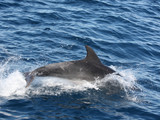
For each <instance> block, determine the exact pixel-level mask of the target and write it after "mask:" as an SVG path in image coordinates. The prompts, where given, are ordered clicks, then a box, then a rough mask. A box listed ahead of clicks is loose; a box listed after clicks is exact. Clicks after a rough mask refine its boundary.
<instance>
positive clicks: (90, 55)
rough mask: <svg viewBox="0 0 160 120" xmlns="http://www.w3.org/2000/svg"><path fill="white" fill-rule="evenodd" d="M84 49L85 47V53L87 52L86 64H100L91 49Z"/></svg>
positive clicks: (87, 47)
mask: <svg viewBox="0 0 160 120" xmlns="http://www.w3.org/2000/svg"><path fill="white" fill-rule="evenodd" d="M85 47H86V51H87V56H86V58H85V60H86V61H88V62H95V63H98V64H101V61H100V59H99V58H98V56H97V55H96V53H95V52H94V51H93V49H92V48H91V47H89V46H87V45H86V46H85Z"/></svg>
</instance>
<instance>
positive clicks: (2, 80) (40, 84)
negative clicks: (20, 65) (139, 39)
mask: <svg viewBox="0 0 160 120" xmlns="http://www.w3.org/2000/svg"><path fill="white" fill-rule="evenodd" d="M10 59H12V58H10ZM10 59H9V60H8V61H6V62H5V63H3V64H1V65H0V97H3V98H4V97H8V98H7V99H9V98H11V97H13V96H15V95H16V96H26V95H28V94H29V95H31V96H32V95H35V94H36V95H42V94H43V95H59V94H61V93H63V92H67V93H71V92H81V91H87V90H88V89H94V90H99V89H101V88H103V87H104V88H106V89H111V88H109V87H106V85H107V84H106V83H111V84H109V85H112V87H114V88H122V90H124V91H125V92H128V91H129V90H132V89H134V88H135V86H136V78H135V76H134V72H133V71H132V70H130V69H127V70H122V69H120V68H116V67H114V66H111V67H112V68H113V69H114V70H115V71H118V73H120V75H122V76H123V77H121V76H118V75H116V74H111V75H107V76H106V77H105V78H103V79H101V80H99V79H97V80H96V81H92V82H90V81H86V80H68V79H62V78H56V77H44V78H43V77H41V78H40V77H37V78H35V80H34V81H33V82H32V83H31V86H29V87H28V88H27V89H26V88H25V86H26V81H25V78H24V76H23V74H22V73H21V72H19V71H14V72H12V73H10V74H9V73H8V72H6V71H8V70H9V69H10V66H9V61H10ZM111 90H112V89H111ZM113 90H114V89H113ZM1 102H2V100H0V103H1Z"/></svg>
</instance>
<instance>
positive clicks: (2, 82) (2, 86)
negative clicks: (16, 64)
mask: <svg viewBox="0 0 160 120" xmlns="http://www.w3.org/2000/svg"><path fill="white" fill-rule="evenodd" d="M25 85H26V82H25V80H24V77H23V75H22V74H21V73H20V72H19V71H15V72H13V73H11V74H10V75H8V77H7V78H4V79H0V90H1V91H0V96H11V95H14V94H17V95H22V94H24V92H25V90H24V88H25Z"/></svg>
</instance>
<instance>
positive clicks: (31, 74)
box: [24, 72, 35, 88]
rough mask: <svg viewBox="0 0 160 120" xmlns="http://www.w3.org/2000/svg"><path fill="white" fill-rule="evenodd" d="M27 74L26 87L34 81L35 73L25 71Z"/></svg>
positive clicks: (25, 74)
mask: <svg viewBox="0 0 160 120" xmlns="http://www.w3.org/2000/svg"><path fill="white" fill-rule="evenodd" d="M24 76H25V80H26V84H27V85H26V88H27V87H28V86H29V85H30V84H31V82H32V81H33V79H34V77H35V75H34V74H33V73H32V72H26V73H24Z"/></svg>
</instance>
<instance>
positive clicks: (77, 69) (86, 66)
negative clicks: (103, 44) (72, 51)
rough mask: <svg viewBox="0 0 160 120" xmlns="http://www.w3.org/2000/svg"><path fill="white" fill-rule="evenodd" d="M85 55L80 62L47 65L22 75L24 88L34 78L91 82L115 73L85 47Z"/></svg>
mask: <svg viewBox="0 0 160 120" xmlns="http://www.w3.org/2000/svg"><path fill="white" fill-rule="evenodd" d="M85 48H86V51H87V55H86V57H85V58H84V59H82V60H75V61H67V62H60V63H53V64H48V65H46V66H43V67H40V68H37V69H35V70H33V71H32V72H27V73H25V74H24V76H25V80H26V82H27V85H26V87H28V86H29V85H30V83H31V82H32V81H33V79H34V77H36V76H42V77H45V76H54V77H60V78H67V79H82V80H88V81H93V80H95V79H97V78H99V79H102V78H104V77H105V76H106V75H107V74H112V73H114V72H115V71H114V70H113V69H111V68H109V67H107V66H104V65H103V64H102V63H101V61H100V59H99V58H98V56H97V55H96V53H95V52H94V51H93V49H92V48H91V47H89V46H87V45H86V46H85Z"/></svg>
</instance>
